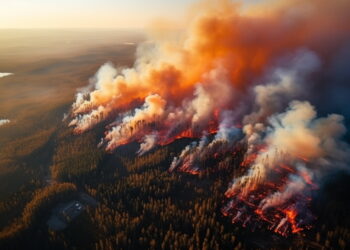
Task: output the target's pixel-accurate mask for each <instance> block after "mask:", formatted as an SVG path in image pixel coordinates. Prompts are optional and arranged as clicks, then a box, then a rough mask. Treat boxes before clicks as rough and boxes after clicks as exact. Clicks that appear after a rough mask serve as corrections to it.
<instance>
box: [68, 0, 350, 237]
mask: <svg viewBox="0 0 350 250" xmlns="http://www.w3.org/2000/svg"><path fill="white" fill-rule="evenodd" d="M349 3H350V2H349V1H336V2H334V1H327V0H310V1H307V3H306V2H305V1H301V0H282V1H280V2H279V4H276V5H274V6H273V7H272V6H270V5H268V6H264V5H262V7H261V9H255V10H254V11H246V12H242V11H241V9H240V6H239V4H237V3H233V2H232V1H230V0H218V1H216V0H215V1H214V0H208V1H205V2H204V3H203V4H202V6H201V7H200V8H196V13H193V17H192V19H191V20H190V22H189V25H188V27H187V28H186V29H185V31H183V32H181V34H179V35H178V36H176V37H177V38H176V39H168V40H167V39H162V40H157V39H154V40H151V41H147V42H145V43H143V44H141V45H140V46H139V47H138V50H137V56H136V61H135V64H134V66H133V67H132V68H126V69H116V68H115V67H114V66H113V65H112V64H110V63H107V64H105V65H103V66H102V67H101V68H100V69H99V71H98V72H97V73H96V76H95V82H94V86H93V89H92V90H91V89H90V87H91V86H89V88H88V90H84V91H82V92H79V93H78V94H77V96H76V100H75V102H74V103H73V106H72V114H71V116H72V121H71V122H70V124H69V125H70V126H72V127H74V132H75V133H83V132H84V131H87V130H89V129H91V128H93V127H94V126H96V125H97V124H99V123H101V122H102V121H105V122H112V123H111V124H110V125H109V126H107V127H106V130H107V131H106V133H105V136H104V138H103V139H102V143H101V145H104V146H105V147H106V150H107V151H109V152H111V153H112V152H113V151H114V150H115V149H116V148H118V147H120V146H122V145H125V144H128V143H130V142H133V141H137V142H140V150H139V151H138V153H139V154H143V153H146V152H147V151H148V150H151V149H152V148H153V147H154V146H155V145H167V144H169V143H171V142H173V141H175V140H177V139H180V138H191V139H193V142H191V144H190V145H188V146H186V147H185V148H184V149H183V150H182V152H181V153H180V155H179V156H176V157H175V158H174V159H173V161H172V164H171V166H170V168H169V172H173V171H175V170H177V171H182V172H186V173H189V174H193V175H199V174H200V173H201V172H204V171H206V173H211V172H215V171H231V170H232V169H234V170H235V171H236V172H235V173H234V174H233V176H234V177H233V179H232V181H231V182H230V183H229V184H228V188H227V190H226V192H225V194H224V195H225V197H226V202H227V203H226V205H225V206H224V207H223V208H222V213H223V214H224V215H225V216H227V217H230V218H231V221H232V222H233V223H238V222H239V223H241V224H242V226H243V227H251V228H252V230H254V228H256V227H257V226H258V227H260V226H263V225H265V226H267V227H268V228H269V229H270V230H272V231H274V232H276V233H279V234H281V235H284V236H287V235H288V234H289V233H292V234H293V233H298V232H300V231H301V230H304V229H305V228H308V227H309V225H308V223H309V222H308V221H307V220H303V219H304V218H308V217H310V216H309V211H308V204H309V202H310V199H311V196H310V192H311V190H315V189H317V181H318V180H317V177H318V178H319V176H323V175H325V174H326V173H327V171H328V169H327V166H328V165H329V163H330V162H331V163H332V164H334V165H336V166H341V165H344V164H343V163H344V161H346V157H345V155H348V151H347V146H344V145H345V143H343V142H341V136H342V135H343V134H344V133H345V127H344V125H343V124H342V123H343V117H342V116H340V115H335V114H332V115H329V116H328V117H325V118H317V113H316V110H315V108H314V107H313V106H312V105H311V104H310V103H309V102H308V101H297V100H298V99H302V100H308V99H312V100H313V99H318V98H309V97H308V96H307V94H306V93H308V94H310V95H313V94H316V93H313V92H318V91H310V89H309V88H312V86H311V85H312V84H309V81H312V80H315V79H314V78H313V76H314V75H319V76H320V77H316V78H323V76H324V75H322V74H323V73H322V72H328V71H330V70H329V69H328V68H322V67H328V64H331V61H332V60H333V58H334V57H336V55H337V54H336V53H338V48H340V47H341V46H343V44H344V41H347V39H349V35H348V34H350V21H349V15H348V13H347V10H348V9H349V7H350V4H349ZM267 8H268V11H266V9H267ZM330 38H331V39H330ZM319 41H324V42H322V43H320V42H319ZM322 63H324V65H325V66H323V65H322ZM316 80H317V79H316ZM305 86H308V87H305ZM310 86H311V87H310ZM321 89H323V88H319V89H317V90H320V91H321ZM324 89H327V88H324ZM199 138H200V141H198V140H197V139H199ZM242 145H245V146H244V147H243V146H242ZM245 147H246V148H245ZM242 148H245V149H242ZM241 158H243V159H242V160H241ZM208 162H210V164H206V163H208ZM237 162H238V163H239V164H238V165H239V166H238V165H237ZM207 165H211V166H210V167H208V166H207ZM302 221H304V222H305V223H301V222H302Z"/></svg>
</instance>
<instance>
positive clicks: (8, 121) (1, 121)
mask: <svg viewBox="0 0 350 250" xmlns="http://www.w3.org/2000/svg"><path fill="white" fill-rule="evenodd" d="M8 123H10V120H9V119H0V126H3V125H5V124H8Z"/></svg>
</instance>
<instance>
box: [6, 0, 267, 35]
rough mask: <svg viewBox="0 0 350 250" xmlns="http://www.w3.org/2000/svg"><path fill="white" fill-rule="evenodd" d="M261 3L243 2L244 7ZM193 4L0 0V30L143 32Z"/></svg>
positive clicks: (187, 0) (186, 0) (183, 0)
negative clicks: (56, 29) (121, 30)
mask: <svg viewBox="0 0 350 250" xmlns="http://www.w3.org/2000/svg"><path fill="white" fill-rule="evenodd" d="M257 1H262V0H245V1H244V2H245V4H246V5H248V4H250V3H252V2H257ZM194 2H197V0H0V28H3V29H4V28H5V29H8V28H144V27H146V26H147V25H149V24H150V23H152V22H154V21H157V20H158V21H159V20H162V19H164V18H166V19H169V20H178V19H179V18H181V17H182V16H185V13H186V10H187V7H188V6H189V5H190V4H191V3H194Z"/></svg>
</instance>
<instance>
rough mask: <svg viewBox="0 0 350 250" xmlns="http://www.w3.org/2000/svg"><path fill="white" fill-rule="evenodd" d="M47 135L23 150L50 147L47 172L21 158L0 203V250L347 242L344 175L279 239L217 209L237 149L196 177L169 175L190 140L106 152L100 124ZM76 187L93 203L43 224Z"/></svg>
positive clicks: (236, 169)
mask: <svg viewBox="0 0 350 250" xmlns="http://www.w3.org/2000/svg"><path fill="white" fill-rule="evenodd" d="M50 132H51V135H52V136H51V137H48V136H47V135H46V134H45V133H41V134H38V135H37V136H35V137H34V139H33V142H32V143H30V144H29V145H32V147H33V150H30V151H31V152H30V153H29V155H27V156H26V157H27V161H28V162H29V163H31V162H32V157H34V156H35V155H36V154H37V153H38V152H42V151H43V150H44V149H47V148H48V147H51V148H52V156H51V157H47V159H46V160H47V161H48V162H50V164H51V167H50V168H49V169H50V172H49V173H45V172H44V171H43V170H42V169H41V168H40V167H38V168H30V166H31V165H30V164H29V163H28V164H27V165H26V164H24V165H23V166H21V168H22V169H23V170H25V171H26V172H28V173H29V174H30V173H31V172H32V174H31V175H30V176H31V177H30V180H29V181H28V182H25V183H23V185H22V187H21V190H20V191H18V192H16V193H15V194H14V195H12V196H10V197H8V198H7V199H5V200H4V201H2V202H1V203H0V210H1V213H0V214H1V225H2V229H1V231H0V239H1V240H0V247H1V249H48V248H49V249H62V248H66V249H246V248H249V249H281V248H283V249H284V248H290V249H294V248H299V249H329V248H334V249H346V246H347V245H348V244H349V239H350V230H349V227H348V225H349V223H350V221H349V218H348V217H347V212H348V208H349V199H345V198H344V197H348V196H349V195H348V194H347V192H346V191H345V190H348V188H349V184H348V183H349V182H348V180H349V178H350V176H349V175H347V174H340V176H338V177H337V178H336V179H330V180H328V183H327V184H325V186H324V190H322V192H323V193H324V195H322V196H320V197H319V198H316V199H315V201H314V204H313V206H314V209H313V210H314V212H315V214H316V215H317V217H318V218H317V220H316V224H315V225H314V227H313V228H311V229H310V230H308V231H302V232H301V233H299V234H295V235H291V236H288V237H287V238H286V237H283V236H280V235H278V234H275V233H273V232H271V231H269V230H267V229H264V228H259V229H257V230H255V231H254V232H252V231H251V230H250V229H249V227H247V228H244V227H242V225H239V224H232V223H231V222H230V220H229V219H228V218H226V217H224V216H223V215H222V213H221V212H220V208H221V207H222V203H223V201H224V200H225V197H224V191H225V189H226V188H227V187H226V183H227V180H229V179H230V178H232V177H233V176H236V175H240V174H241V172H242V171H243V170H240V164H239V163H240V162H241V161H242V157H241V156H240V155H237V156H235V158H234V159H233V160H231V162H229V163H228V164H227V165H228V166H229V167H227V168H225V167H223V168H220V169H219V170H217V171H211V168H210V162H208V163H207V164H206V165H207V166H206V169H207V170H208V171H203V172H202V173H201V174H199V175H191V174H190V173H182V172H172V173H170V172H169V171H168V169H169V165H170V163H171V159H172V156H173V155H175V154H177V153H178V152H179V149H181V148H182V146H183V145H186V144H187V143H188V142H189V141H191V139H186V138H184V139H180V140H177V141H175V142H174V143H171V144H169V145H166V146H159V147H157V148H155V149H153V150H152V151H151V152H149V153H147V154H145V155H143V156H137V155H136V151H137V146H138V144H137V143H131V144H129V145H125V146H123V147H121V148H119V149H118V150H117V151H116V152H114V153H112V154H111V153H105V152H104V151H102V150H100V149H97V147H96V145H97V144H98V141H97V138H98V133H102V130H99V129H97V130H94V131H90V132H88V133H85V134H82V135H73V134H72V131H71V129H69V128H67V127H66V126H64V125H61V126H59V127H57V128H56V129H54V131H50ZM39 138H41V140H39ZM48 138H49V139H48ZM8 150H12V152H16V154H20V153H21V151H19V150H14V149H11V148H9V149H8ZM27 150H29V149H27ZM242 152H243V151H242ZM40 155H41V157H42V156H43V155H42V154H40ZM37 157H38V156H36V157H34V158H37ZM222 157H225V156H222ZM47 175H48V176H49V177H47ZM218 176H219V177H220V178H216V177H218ZM335 180H336V182H335ZM80 193H86V194H88V195H90V196H91V197H93V198H94V199H96V200H97V202H98V206H97V207H93V206H87V208H86V209H85V210H84V211H83V213H82V214H80V215H79V216H78V217H77V218H76V219H75V220H73V221H72V222H71V223H70V224H69V226H68V227H67V228H65V229H64V230H61V231H52V230H49V229H48V226H47V220H48V218H49V217H50V214H51V211H52V210H53V209H54V208H55V206H57V204H60V203H62V202H69V201H72V200H74V199H76V197H78V195H79V194H80Z"/></svg>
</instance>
